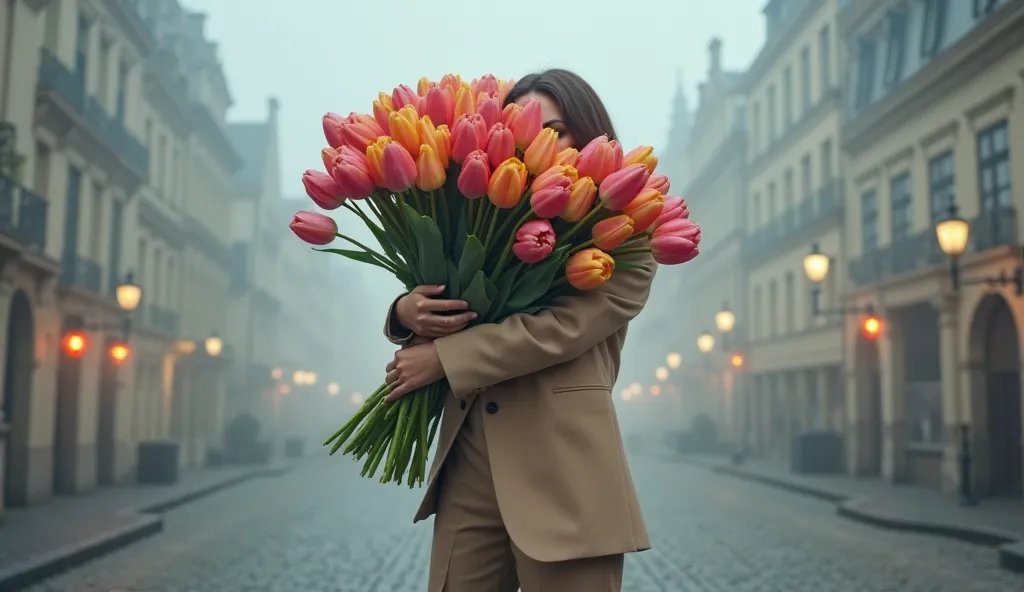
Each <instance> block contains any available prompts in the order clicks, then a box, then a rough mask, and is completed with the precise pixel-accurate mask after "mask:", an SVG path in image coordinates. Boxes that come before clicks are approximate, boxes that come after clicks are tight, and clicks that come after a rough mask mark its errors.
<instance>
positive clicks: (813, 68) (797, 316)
mask: <svg viewBox="0 0 1024 592" xmlns="http://www.w3.org/2000/svg"><path fill="white" fill-rule="evenodd" d="M836 12H837V4H836V1H835V0H828V1H825V2H810V1H807V0H772V1H770V2H768V4H767V5H766V7H765V9H764V14H765V22H766V28H767V31H766V39H765V45H764V47H763V48H762V49H761V51H760V52H759V54H758V55H757V57H756V58H755V60H754V62H753V64H752V65H751V67H750V68H749V70H748V71H747V72H746V73H745V75H744V78H743V88H744V90H745V92H747V93H748V95H749V106H748V111H747V117H748V126H749V130H750V132H749V139H750V140H749V143H748V149H747V158H748V189H747V201H746V206H745V207H746V209H747V211H748V212H749V215H748V217H747V219H746V236H745V237H744V239H743V249H742V259H743V264H744V267H745V268H746V269H747V274H748V276H747V288H746V289H747V301H746V303H747V308H746V309H745V310H744V311H743V314H742V317H741V318H742V320H743V321H745V322H746V324H747V326H748V329H749V330H748V333H747V337H748V343H747V349H748V364H747V367H746V376H747V385H746V387H747V388H746V389H745V394H746V401H745V402H744V405H743V406H744V410H745V415H746V417H748V418H749V419H748V421H747V423H746V426H745V431H746V433H745V437H746V439H747V441H748V443H749V444H750V445H751V446H752V447H753V448H754V449H755V450H757V451H759V452H761V453H762V454H764V455H766V456H771V457H775V458H780V459H781V458H787V456H786V455H787V452H788V447H789V443H790V441H791V438H792V436H793V435H794V434H796V433H798V432H799V431H802V430H805V429H811V428H830V429H833V430H837V431H841V430H842V429H843V425H844V420H843V398H842V394H841V393H842V385H841V380H840V376H841V374H840V366H841V364H842V360H843V354H842V327H843V325H842V317H841V316H839V315H832V314H821V315H815V314H814V311H813V308H812V303H811V300H810V297H811V285H810V284H809V283H808V281H807V279H806V277H805V275H804V271H803V258H804V256H805V255H807V253H808V252H809V250H810V248H811V246H812V245H816V246H817V247H818V248H819V249H820V250H821V251H822V252H824V253H827V254H828V255H829V257H830V258H831V259H832V260H833V261H834V265H835V266H841V265H842V262H843V260H844V250H843V245H842V221H843V200H842V174H841V167H840V161H841V159H840V153H839V128H840V111H841V110H840V96H841V95H840V85H839V81H840V77H839V67H838V66H839V64H840V61H839V59H838V52H837V47H838V45H839V44H838V43H837V41H836V40H837V35H836V26H835V17H836ZM842 288H843V287H842V278H841V277H840V274H836V273H833V274H830V276H829V278H828V280H827V281H826V284H825V286H823V290H822V295H821V298H820V304H821V308H822V309H824V310H825V311H826V313H827V312H830V311H831V309H834V308H835V307H836V305H837V303H838V302H839V295H840V293H841V291H842Z"/></svg>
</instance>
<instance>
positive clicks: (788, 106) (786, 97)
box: [782, 66, 793, 130]
mask: <svg viewBox="0 0 1024 592" xmlns="http://www.w3.org/2000/svg"><path fill="white" fill-rule="evenodd" d="M782 118H783V122H784V123H783V125H784V126H785V129H787V130H788V129H789V127H790V126H791V125H793V69H792V68H790V67H789V66H786V69H785V70H784V71H783V72H782Z"/></svg>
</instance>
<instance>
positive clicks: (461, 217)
mask: <svg viewBox="0 0 1024 592" xmlns="http://www.w3.org/2000/svg"><path fill="white" fill-rule="evenodd" d="M455 195H460V196H461V195H462V194H461V193H458V194H455ZM462 201H463V203H461V204H459V206H458V209H459V213H458V215H457V218H458V220H457V221H456V223H455V238H454V240H453V241H452V260H454V261H458V260H460V259H461V258H462V251H463V249H465V247H466V238H467V235H468V234H469V219H468V216H469V207H470V204H472V203H473V202H471V201H469V200H468V199H463V200H462Z"/></svg>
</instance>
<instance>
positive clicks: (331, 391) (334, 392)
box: [327, 382, 341, 397]
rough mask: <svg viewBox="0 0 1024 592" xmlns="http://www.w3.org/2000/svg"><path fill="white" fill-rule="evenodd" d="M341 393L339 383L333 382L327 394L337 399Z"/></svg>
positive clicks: (328, 386) (328, 387)
mask: <svg viewBox="0 0 1024 592" xmlns="http://www.w3.org/2000/svg"><path fill="white" fill-rule="evenodd" d="M340 392H341V385H339V384H338V383H336V382H332V383H331V384H329V385H327V394H329V395H330V396H332V397H337V396H338V393H340Z"/></svg>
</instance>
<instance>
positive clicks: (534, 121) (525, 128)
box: [512, 99, 544, 150]
mask: <svg viewBox="0 0 1024 592" xmlns="http://www.w3.org/2000/svg"><path fill="white" fill-rule="evenodd" d="M542 127H544V122H543V121H542V120H541V113H540V101H538V100H537V99H530V100H529V101H527V102H526V104H525V105H523V111H522V113H520V114H519V116H518V117H516V119H515V121H513V122H512V135H513V136H514V137H515V141H516V148H518V149H520V150H526V147H527V146H529V145H530V143H532V142H533V139H534V138H536V137H537V134H539V133H540V130H541V128H542Z"/></svg>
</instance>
